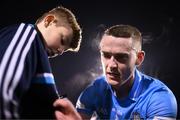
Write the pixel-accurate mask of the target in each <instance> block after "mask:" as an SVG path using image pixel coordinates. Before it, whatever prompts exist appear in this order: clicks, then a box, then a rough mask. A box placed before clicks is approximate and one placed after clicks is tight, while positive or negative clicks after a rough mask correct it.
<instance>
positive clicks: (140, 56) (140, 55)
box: [136, 51, 145, 66]
mask: <svg viewBox="0 0 180 120" xmlns="http://www.w3.org/2000/svg"><path fill="white" fill-rule="evenodd" d="M144 57H145V52H144V51H139V52H138V53H137V59H136V65H137V66H139V65H141V64H142V62H143V61H144Z"/></svg>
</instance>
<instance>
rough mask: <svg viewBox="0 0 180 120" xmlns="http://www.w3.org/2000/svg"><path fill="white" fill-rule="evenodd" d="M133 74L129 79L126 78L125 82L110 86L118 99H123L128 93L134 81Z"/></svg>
mask: <svg viewBox="0 0 180 120" xmlns="http://www.w3.org/2000/svg"><path fill="white" fill-rule="evenodd" d="M133 76H134V75H133ZM133 76H132V77H130V79H129V80H127V82H126V83H124V84H123V85H121V86H118V87H117V86H112V87H113V90H114V92H115V94H116V96H117V97H118V98H119V99H125V98H126V97H128V95H129V93H130V91H131V88H132V86H133V82H134V77H133Z"/></svg>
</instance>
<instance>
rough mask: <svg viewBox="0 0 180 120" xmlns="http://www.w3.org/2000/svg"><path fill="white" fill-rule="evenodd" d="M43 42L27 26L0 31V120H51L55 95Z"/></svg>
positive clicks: (35, 31) (32, 28)
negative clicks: (29, 119) (33, 119)
mask: <svg viewBox="0 0 180 120" xmlns="http://www.w3.org/2000/svg"><path fill="white" fill-rule="evenodd" d="M43 40H44V39H43V38H42V36H41V33H40V32H39V31H38V29H37V28H36V27H35V26H33V25H30V24H24V23H21V24H19V25H14V26H9V27H6V28H3V29H2V30H0V119H13V118H53V115H54V113H53V112H54V111H53V102H54V100H55V99H57V98H58V94H57V89H56V86H55V82H54V77H53V75H52V71H51V68H50V63H49V60H48V55H47V53H46V50H45V46H44V44H43Z"/></svg>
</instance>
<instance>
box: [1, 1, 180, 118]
mask: <svg viewBox="0 0 180 120" xmlns="http://www.w3.org/2000/svg"><path fill="white" fill-rule="evenodd" d="M0 5H1V7H0V28H2V27H4V26H6V25H11V24H14V23H19V22H26V23H35V21H36V19H37V18H38V17H39V16H40V15H41V14H42V13H44V12H46V11H48V10H50V9H52V8H53V7H56V6H58V5H63V6H64V7H67V8H69V9H70V10H72V12H73V13H74V14H75V15H76V17H77V19H78V22H79V23H80V25H81V27H82V29H83V39H82V45H81V49H80V51H79V52H78V53H70V52H67V53H65V54H63V56H58V57H56V58H54V59H50V63H51V65H52V70H53V73H54V76H55V79H56V83H57V85H58V90H59V92H60V93H61V94H67V96H68V98H69V99H70V100H71V101H72V102H73V103H74V104H75V102H76V100H77V98H78V96H79V94H80V92H81V91H82V90H83V89H84V88H85V87H86V86H87V85H88V84H90V83H91V81H92V80H93V79H94V78H95V77H97V76H98V75H100V74H102V68H101V63H100V59H99V58H100V57H99V52H98V48H97V47H98V40H99V39H98V38H99V37H100V35H101V33H102V31H103V30H104V29H105V28H107V27H109V26H111V25H115V24H130V25H134V26H136V27H137V28H138V29H139V30H140V31H141V32H142V35H143V49H144V50H145V52H146V58H145V61H144V63H143V65H142V66H141V67H140V69H141V71H142V72H144V73H146V74H148V75H151V76H153V77H156V78H159V79H160V80H161V81H163V82H164V83H165V84H166V85H167V86H168V87H169V88H170V89H171V90H172V91H173V92H174V94H175V96H176V98H177V103H178V105H179V102H180V91H179V83H180V75H179V74H180V73H179V72H180V70H179V68H180V53H179V51H180V46H179V40H180V38H179V35H180V30H179V27H180V23H179V22H180V14H179V13H178V12H179V5H178V3H177V2H174V1H172V0H170V1H168V2H166V1H163V2H160V1H156V2H155V1H152V0H149V1H143V2H142V1H136V2H132V1H130V0H129V1H127V0H116V1H115V0H109V1H105V0H96V1H95V0H76V1H75V0H74V1H70V0H29V1H28V0H1V2H0ZM178 113H179V112H178ZM178 118H180V115H179V114H178Z"/></svg>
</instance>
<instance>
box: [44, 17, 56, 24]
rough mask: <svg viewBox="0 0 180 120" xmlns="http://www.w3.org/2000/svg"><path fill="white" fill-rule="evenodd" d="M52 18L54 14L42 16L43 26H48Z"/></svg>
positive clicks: (53, 18) (52, 20)
mask: <svg viewBox="0 0 180 120" xmlns="http://www.w3.org/2000/svg"><path fill="white" fill-rule="evenodd" d="M54 20H55V16H54V15H47V16H46V17H45V18H44V26H45V27H48V26H49V24H50V23H52V22H54Z"/></svg>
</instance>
